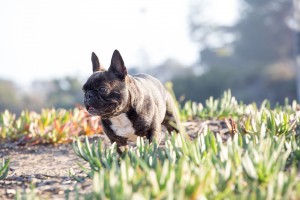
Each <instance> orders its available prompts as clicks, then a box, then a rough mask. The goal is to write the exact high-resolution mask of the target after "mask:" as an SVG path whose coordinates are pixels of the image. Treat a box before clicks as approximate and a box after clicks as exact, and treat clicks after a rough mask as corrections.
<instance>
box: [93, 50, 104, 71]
mask: <svg viewBox="0 0 300 200" xmlns="http://www.w3.org/2000/svg"><path fill="white" fill-rule="evenodd" d="M92 63H93V72H97V71H105V69H104V67H103V66H102V65H101V64H100V62H99V59H98V57H97V55H96V54H95V53H94V52H93V53H92Z"/></svg>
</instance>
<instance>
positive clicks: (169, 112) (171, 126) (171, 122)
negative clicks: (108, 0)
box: [162, 93, 181, 133]
mask: <svg viewBox="0 0 300 200" xmlns="http://www.w3.org/2000/svg"><path fill="white" fill-rule="evenodd" d="M166 98H167V99H166V108H167V109H166V114H165V118H164V120H163V122H162V125H163V126H165V127H166V129H167V130H168V132H169V133H171V132H176V133H179V132H180V129H181V124H180V116H179V111H178V108H177V106H176V104H175V101H174V99H173V97H172V96H171V94H170V93H167V97H166Z"/></svg>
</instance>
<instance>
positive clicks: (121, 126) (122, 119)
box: [110, 113, 137, 141]
mask: <svg viewBox="0 0 300 200" xmlns="http://www.w3.org/2000/svg"><path fill="white" fill-rule="evenodd" d="M110 122H111V125H110V128H111V129H112V130H113V131H114V133H115V134H116V135H118V136H121V137H124V138H127V139H128V140H131V141H136V139H137V136H136V135H135V134H134V133H135V130H134V128H133V126H132V123H131V121H130V120H129V119H128V117H127V115H126V114H125V113H122V114H120V115H118V116H116V117H113V118H110Z"/></svg>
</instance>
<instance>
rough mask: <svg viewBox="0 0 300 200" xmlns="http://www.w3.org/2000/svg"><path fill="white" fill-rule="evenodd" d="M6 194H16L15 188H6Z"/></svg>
mask: <svg viewBox="0 0 300 200" xmlns="http://www.w3.org/2000/svg"><path fill="white" fill-rule="evenodd" d="M6 194H8V195H10V194H16V190H14V189H7V190H6Z"/></svg>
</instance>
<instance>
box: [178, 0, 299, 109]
mask: <svg viewBox="0 0 300 200" xmlns="http://www.w3.org/2000/svg"><path fill="white" fill-rule="evenodd" d="M240 5H241V7H242V8H241V11H240V12H241V18H240V19H239V20H238V21H237V23H236V24H234V25H233V26H218V25H215V24H212V23H209V22H207V21H205V20H203V19H202V18H201V12H199V10H201V9H203V6H204V5H203V4H201V3H200V4H198V5H197V6H198V7H200V9H199V8H198V7H197V6H195V5H193V8H191V17H190V21H191V35H192V37H193V39H194V40H195V41H196V42H198V43H199V44H200V46H201V49H200V53H199V54H200V55H199V57H200V60H199V64H200V65H199V66H202V67H204V68H205V70H206V72H205V73H203V74H202V75H201V76H193V77H188V78H186V79H182V78H177V79H174V80H173V81H174V88H175V92H176V94H184V95H185V96H186V98H187V99H193V100H199V99H202V100H204V99H206V98H207V97H209V96H219V95H220V94H221V92H222V91H223V90H224V89H227V88H231V89H232V91H233V93H234V95H236V96H237V97H238V99H241V100H244V101H245V102H250V101H256V102H261V101H262V100H263V99H265V98H268V99H269V100H270V101H271V102H272V103H275V102H281V103H282V102H283V100H284V98H282V97H289V98H290V99H296V93H297V92H296V90H297V88H296V80H295V79H296V67H295V63H294V61H295V41H296V40H295V35H296V33H295V31H294V30H292V29H291V27H290V24H292V22H293V12H292V11H293V2H292V1H290V0H264V1H261V0H241V3H240ZM298 45H299V44H298ZM187 88H198V90H197V92H191V90H188V89H187Z"/></svg>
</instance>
